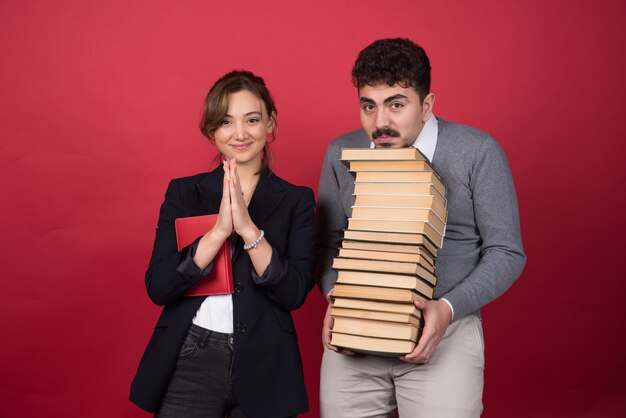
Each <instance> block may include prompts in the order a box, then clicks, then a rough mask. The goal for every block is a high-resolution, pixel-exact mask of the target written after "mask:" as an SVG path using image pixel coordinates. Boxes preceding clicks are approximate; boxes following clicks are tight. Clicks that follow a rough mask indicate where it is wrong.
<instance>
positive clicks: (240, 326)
mask: <svg viewBox="0 0 626 418" xmlns="http://www.w3.org/2000/svg"><path fill="white" fill-rule="evenodd" d="M237 332H246V324H244V323H243V322H240V323H238V324H237Z"/></svg>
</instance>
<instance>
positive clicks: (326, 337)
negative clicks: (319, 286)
mask: <svg viewBox="0 0 626 418" xmlns="http://www.w3.org/2000/svg"><path fill="white" fill-rule="evenodd" d="M332 296H333V291H332V290H331V291H330V292H328V295H327V299H328V308H326V314H325V315H324V324H323V326H322V342H323V343H324V346H325V347H326V348H328V349H329V350H333V351H335V352H337V353H339V354H345V355H347V356H353V355H354V351H352V350H348V349H347V348H339V347H335V346H334V345H330V336H331V333H330V331H331V330H332V329H333V323H334V322H335V320H334V319H333V317H332V316H330V308H331V307H332V303H331V298H332Z"/></svg>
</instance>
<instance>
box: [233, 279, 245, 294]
mask: <svg viewBox="0 0 626 418" xmlns="http://www.w3.org/2000/svg"><path fill="white" fill-rule="evenodd" d="M243 288H244V286H243V283H240V282H237V283H235V292H237V293H241V292H243Z"/></svg>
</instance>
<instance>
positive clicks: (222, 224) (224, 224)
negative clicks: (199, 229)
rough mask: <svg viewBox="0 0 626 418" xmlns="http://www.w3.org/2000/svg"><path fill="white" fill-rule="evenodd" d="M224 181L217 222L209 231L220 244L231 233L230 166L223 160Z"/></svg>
mask: <svg viewBox="0 0 626 418" xmlns="http://www.w3.org/2000/svg"><path fill="white" fill-rule="evenodd" d="M223 168H224V181H223V184H222V189H223V190H222V201H221V202H220V211H219V213H218V215H217V222H215V225H214V226H213V229H212V230H211V231H209V232H210V233H211V234H214V235H216V238H217V239H220V240H221V241H222V242H223V241H224V240H226V239H227V238H228V237H230V235H231V234H232V233H233V214H232V209H231V206H230V171H231V170H230V166H229V163H228V160H224V163H223Z"/></svg>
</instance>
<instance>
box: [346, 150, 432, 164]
mask: <svg viewBox="0 0 626 418" xmlns="http://www.w3.org/2000/svg"><path fill="white" fill-rule="evenodd" d="M341 159H342V160H344V161H364V160H365V161H371V160H387V161H398V160H400V161H401V160H418V161H428V158H426V156H424V154H422V153H421V152H420V151H419V150H418V149H417V148H413V147H409V148H343V149H342V150H341Z"/></svg>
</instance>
